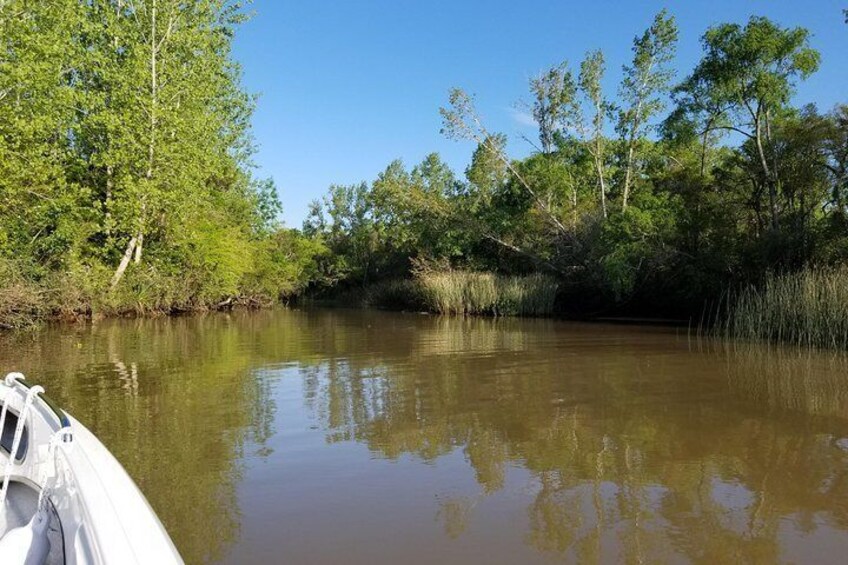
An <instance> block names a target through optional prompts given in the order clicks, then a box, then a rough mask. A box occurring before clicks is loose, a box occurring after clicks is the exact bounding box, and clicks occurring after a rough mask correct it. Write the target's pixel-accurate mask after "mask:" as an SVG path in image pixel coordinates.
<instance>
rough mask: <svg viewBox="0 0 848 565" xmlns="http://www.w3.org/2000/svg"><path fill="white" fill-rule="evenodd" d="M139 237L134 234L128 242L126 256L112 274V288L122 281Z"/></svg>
mask: <svg viewBox="0 0 848 565" xmlns="http://www.w3.org/2000/svg"><path fill="white" fill-rule="evenodd" d="M136 241H137V238H136V236H133V237H132V238H130V242H129V243H128V244H127V250H126V251H124V256H123V257H122V258H121V262H120V264H119V265H118V268H117V269H115V274H114V275H112V283H111V285H110V288H111V289H112V290H114V289H115V287H116V286H118V283H119V282H121V278H122V277H123V276H124V271H126V270H127V267H128V266H129V264H130V259H132V254H133V250H134V249H135V244H136Z"/></svg>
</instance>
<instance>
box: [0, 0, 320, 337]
mask: <svg viewBox="0 0 848 565" xmlns="http://www.w3.org/2000/svg"><path fill="white" fill-rule="evenodd" d="M243 20H244V12H243V10H242V7H241V4H240V3H238V2H230V1H227V0H222V1H219V0H193V1H191V2H184V1H182V0H138V1H137V2H129V3H128V2H116V1H114V0H94V1H91V2H82V3H80V2H75V1H71V0H57V1H55V2H47V3H44V2H24V1H22V0H9V1H7V2H2V3H0V260H11V259H14V261H15V264H16V265H21V269H20V273H19V274H16V278H14V279H13V278H11V277H5V278H4V279H3V281H2V283H0V294H2V296H3V297H4V298H3V300H2V302H4V303H5V304H6V306H4V307H3V308H0V323H2V324H5V325H9V326H19V325H21V324H22V323H23V322H22V320H24V319H25V318H27V317H29V319H31V320H35V319H40V318H44V317H47V316H56V315H58V316H63V317H64V316H70V315H89V314H91V313H92V312H93V311H99V312H106V313H108V312H116V313H128V312H151V311H171V310H175V309H176V310H184V309H190V308H206V307H209V306H214V305H215V304H218V303H219V302H222V301H227V299H233V298H236V299H237V300H241V299H246V298H248V296H249V295H250V300H253V299H257V300H260V301H268V300H270V299H274V298H276V297H278V296H282V295H290V294H291V293H293V292H297V291H298V290H300V289H302V288H303V287H304V286H305V285H306V280H305V279H306V277H308V276H309V275H308V274H307V273H310V272H311V271H310V270H311V269H312V262H313V260H314V259H315V258H316V257H317V255H320V253H322V248H321V247H320V244H318V243H313V242H308V243H304V242H303V241H302V240H301V239H302V238H299V236H295V235H293V234H291V233H290V232H289V231H288V230H283V229H282V228H281V227H280V226H279V225H278V222H277V218H278V216H279V213H280V203H279V200H278V198H277V194H276V189H275V187H274V185H273V183H272V182H271V181H257V180H256V179H253V178H252V176H251V167H252V165H251V163H250V157H251V154H252V151H253V148H252V140H251V136H250V128H249V122H250V116H251V113H252V109H253V98H252V97H251V96H249V95H248V94H246V93H245V92H244V91H243V90H242V88H241V85H240V69H239V68H238V66H237V65H236V64H235V63H234V61H233V59H232V56H231V44H232V40H233V34H234V32H235V30H236V28H237V26H238V25H239V23H241V22H242V21H243ZM4 258H5V259H4ZM276 262H280V263H281V264H276ZM87 281H90V282H87ZM254 295H255V296H254ZM15 297H17V301H18V302H19V303H18V304H15V301H16V300H15Z"/></svg>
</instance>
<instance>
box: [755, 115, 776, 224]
mask: <svg viewBox="0 0 848 565" xmlns="http://www.w3.org/2000/svg"><path fill="white" fill-rule="evenodd" d="M755 126H756V127H755V130H756V131H755V134H756V135H755V136H754V139H755V141H756V143H757V153H758V155H759V158H760V166H761V167H762V169H763V174H764V175H765V181H766V187H767V188H768V193H769V212H770V215H771V228H772V229H775V230H776V229H777V228H778V227H779V223H778V218H777V183H775V179H774V175H773V174H772V170H771V167H769V164H768V159H766V152H765V148H764V147H763V132H762V130H763V128H762V120H761V118H760V112H757V119H756V124H755Z"/></svg>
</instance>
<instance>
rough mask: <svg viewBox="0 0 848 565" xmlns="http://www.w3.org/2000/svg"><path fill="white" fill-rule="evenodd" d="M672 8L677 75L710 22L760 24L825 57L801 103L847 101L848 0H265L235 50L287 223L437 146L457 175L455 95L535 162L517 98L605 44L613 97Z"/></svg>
mask: <svg viewBox="0 0 848 565" xmlns="http://www.w3.org/2000/svg"><path fill="white" fill-rule="evenodd" d="M662 7H667V8H668V9H669V10H670V11H671V12H672V13H673V14H674V15H675V17H676V18H677V22H678V25H679V27H680V45H679V50H678V58H677V68H678V78H682V77H683V76H684V75H685V74H687V73H688V72H689V70H690V69H691V68H692V67H693V66H694V64H695V63H696V62H697V60H698V59H699V57H700V54H701V48H700V42H699V40H700V36H701V34H702V33H703V32H704V30H706V28H707V27H709V26H710V25H712V24H715V23H721V22H740V23H744V22H745V21H746V20H747V19H748V17H749V16H751V15H754V14H756V15H764V16H767V17H769V18H771V19H773V20H775V21H777V22H778V23H780V24H782V25H785V26H790V25H791V26H804V27H806V28H808V29H810V30H811V31H812V33H813V38H812V44H813V46H814V47H816V48H817V49H819V50H820V51H821V53H822V66H821V70H820V71H819V72H818V73H817V74H816V75H815V76H814V77H812V78H811V79H810V80H808V81H807V82H806V83H804V84H803V85H802V86H801V87H800V88H799V92H798V96H797V97H796V98H797V100H796V102H797V103H799V104H804V103H807V102H816V103H817V104H818V105H819V106H820V107H821V108H824V109H829V108H830V107H832V106H833V105H834V104H835V103H837V102H848V61H846V58H847V57H848V25H846V24H845V23H844V18H843V17H842V9H843V8H845V7H848V0H841V1H840V0H807V1H791V0H782V1H774V0H773V1H744V0H709V1H702V0H695V1H693V0H686V1H680V2H653V1H635V0H634V1H618V2H615V1H607V0H588V1H586V0H584V1H574V0H571V1H567V0H560V1H553V0H551V1H541V0H523V1H505V0H474V1H471V0H468V1H466V0H452V1H434V0H417V1H407V0H373V1H364V0H360V1H352V0H349V1H336V2H325V1H320V0H299V1H292V0H255V2H254V4H253V10H254V11H255V16H254V18H253V19H252V20H251V21H250V22H248V23H247V24H245V25H244V26H242V28H241V29H240V30H239V34H238V36H237V40H236V48H235V55H236V58H237V59H238V60H239V61H240V62H241V63H242V65H243V67H244V85H245V87H246V88H247V89H248V90H249V91H250V92H252V93H257V94H259V95H260V98H259V104H258V108H257V111H256V114H255V116H254V118H253V124H254V133H255V136H256V140H257V143H258V145H259V153H258V155H257V158H256V161H257V163H258V165H259V167H260V170H259V174H261V175H262V176H271V177H273V178H274V180H275V181H276V183H277V187H278V189H279V191H280V196H281V198H282V201H283V206H284V208H285V212H284V214H283V218H284V220H285V222H286V224H288V225H289V226H291V227H300V225H301V223H302V221H303V219H304V217H305V215H306V210H307V204H308V202H309V201H310V200H312V199H315V198H319V197H321V196H322V195H323V194H324V193H325V191H326V189H327V187H328V186H329V185H330V184H332V183H344V184H347V183H354V182H358V181H362V180H371V179H373V178H374V177H375V176H376V175H377V173H378V172H380V171H381V170H382V169H384V168H385V166H386V165H387V164H388V163H389V162H390V161H391V160H393V159H396V158H401V159H403V161H404V162H405V163H406V164H407V165H408V166H411V165H413V164H415V163H417V162H419V161H420V160H421V159H422V158H423V157H424V156H425V155H426V154H427V153H429V152H431V151H438V152H439V153H440V154H441V155H442V156H443V158H445V160H446V161H447V162H448V163H449V164H450V165H451V166H452V167H453V168H454V170H455V171H456V172H457V173H460V174H461V173H462V171H463V170H464V168H465V166H466V164H467V162H468V159H469V158H470V154H471V151H472V150H473V146H472V145H471V144H470V143H457V142H453V141H450V140H447V139H444V138H443V137H442V136H441V135H440V134H439V128H440V119H439V114H438V108H439V106H440V105H444V104H445V101H446V98H447V91H448V89H449V88H451V87H453V86H460V87H462V88H464V89H466V90H467V91H468V92H471V93H474V94H475V95H476V96H477V102H478V109H479V110H480V111H481V113H482V114H483V116H484V118H485V120H486V123H487V125H488V127H489V129H491V130H493V131H501V132H504V133H506V134H507V135H508V136H509V138H510V152H511V154H512V155H514V156H520V155H522V154H526V153H528V152H529V151H531V149H532V148H531V147H530V146H529V145H528V144H527V143H526V142H524V141H522V140H521V136H522V135H527V136H529V137H533V136H534V135H535V134H534V129H533V128H532V126H530V125H528V124H527V123H526V122H527V120H526V114H525V115H522V113H521V112H520V111H517V110H516V102H518V101H520V100H522V99H527V98H528V96H527V94H526V93H527V81H528V79H529V78H530V77H531V76H533V75H535V74H536V73H538V72H539V71H541V70H543V69H545V68H547V67H549V66H551V65H553V64H556V63H558V62H560V61H562V60H568V61H569V62H571V63H573V64H578V63H579V61H580V60H581V59H582V58H583V55H584V53H585V52H586V51H588V50H590V49H595V48H600V49H603V51H604V53H605V55H606V58H607V69H608V72H607V77H606V81H605V82H606V86H607V89H606V90H607V92H608V93H610V94H614V93H615V92H616V90H617V84H618V81H619V78H620V73H621V71H620V69H621V65H622V64H624V63H626V62H627V61H628V60H629V58H630V48H631V45H632V40H633V37H634V36H635V35H636V34H638V33H641V32H642V31H643V30H644V29H645V28H646V27H647V26H648V25H649V23H650V21H651V19H652V18H653V16H654V14H655V13H656V12H657V11H659V10H660V9H661V8H662Z"/></svg>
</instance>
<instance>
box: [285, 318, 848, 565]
mask: <svg viewBox="0 0 848 565" xmlns="http://www.w3.org/2000/svg"><path fill="white" fill-rule="evenodd" d="M399 330H400V331H399ZM367 340H368V338H367V337H366V341H367ZM336 345H337V348H335V349H334V351H333V355H327V357H326V359H325V361H324V362H322V363H320V364H318V365H312V366H309V367H304V368H303V369H302V374H303V375H304V379H305V383H306V388H307V397H308V400H309V405H310V407H311V408H312V409H313V410H314V411H315V412H316V413H317V414H319V416H320V418H321V421H322V424H323V426H324V428H325V430H326V436H327V440H328V441H330V442H339V441H351V440H353V441H357V442H362V443H364V444H366V445H367V446H368V447H369V449H370V450H371V451H372V452H375V453H379V454H380V455H381V456H383V457H386V458H389V459H396V458H398V457H400V456H401V455H403V454H414V455H416V456H418V457H420V458H421V459H423V460H425V461H432V460H435V459H436V458H438V457H439V456H441V455H444V454H447V453H450V452H453V451H454V450H462V452H463V453H464V455H465V459H466V461H467V462H468V464H469V465H470V466H471V467H472V468H473V470H474V473H475V476H476V480H477V482H478V484H479V487H480V492H479V493H478V494H477V495H476V497H475V496H453V497H452V496H447V495H445V496H443V497H442V498H441V501H440V510H439V513H438V516H437V518H438V519H439V520H440V521H441V522H442V523H443V525H444V529H445V532H446V534H447V535H448V536H449V537H456V536H460V535H462V533H463V532H464V531H465V530H466V529H467V527H468V522H469V521H473V520H474V519H475V506H476V505H477V501H478V499H480V498H481V497H485V496H487V495H490V494H492V493H495V492H498V491H499V490H501V489H504V488H505V486H506V481H505V469H506V468H507V467H508V466H510V465H512V466H516V465H517V466H520V467H522V468H524V469H526V470H528V471H530V472H531V473H532V475H533V477H534V484H535V487H534V488H535V495H534V498H533V501H532V503H531V504H530V506H529V508H528V515H529V524H530V531H529V532H527V535H526V542H527V543H528V544H530V545H532V546H533V547H536V548H538V549H539V550H542V551H545V552H555V553H561V554H565V555H567V556H569V557H571V558H572V559H574V560H578V561H580V562H584V561H589V562H594V561H600V560H603V561H608V560H627V561H630V560H633V561H640V562H642V561H652V562H653V561H658V560H659V561H666V560H672V561H674V560H678V559H680V558H683V559H688V560H694V561H699V562H704V561H707V562H717V561H721V562H724V561H737V560H740V559H742V560H745V561H754V562H773V561H777V560H780V559H781V558H784V557H785V555H783V551H784V550H785V549H786V548H787V547H786V546H787V543H789V544H790V545H791V540H792V536H787V537H785V539H781V536H782V535H785V534H786V533H787V528H794V529H796V530H797V532H796V533H797V534H798V535H801V534H802V533H804V532H810V531H812V530H815V529H817V528H823V529H824V530H838V531H839V532H840V535H844V533H845V531H846V530H848V480H846V479H848V476H846V471H848V466H846V464H847V463H848V452H846V450H845V449H844V447H845V443H846V440H840V438H842V437H844V436H848V419H846V418H847V417H848V412H846V407H848V403H846V398H848V382H846V379H845V378H844V375H845V374H846V373H847V372H846V370H845V369H846V368H848V362H846V359H845V357H844V356H834V355H822V354H811V353H809V352H806V353H804V354H800V353H799V352H797V351H790V350H777V351H776V350H775V349H774V348H772V349H771V350H768V349H763V348H758V347H754V346H745V347H741V346H739V345H738V344H737V346H734V347H727V346H726V345H722V344H716V343H706V344H704V343H700V344H697V347H693V346H692V344H690V343H689V342H688V340H687V339H686V338H685V336H683V337H675V335H674V334H673V333H665V334H663V333H661V332H653V333H648V334H645V333H644V332H635V331H633V330H626V329H619V328H617V329H611V328H602V327H591V326H590V327H588V328H586V327H579V331H578V327H573V326H571V327H570V326H568V325H566V324H559V323H555V322H520V321H514V320H512V321H510V320H507V321H503V320H501V321H493V320H482V319H470V320H469V319H428V320H427V321H426V323H423V324H419V325H417V326H416V328H415V330H414V331H408V332H404V331H402V328H392V331H391V337H390V338H389V339H387V340H386V341H384V342H382V343H381V344H379V345H376V344H375V345H376V349H374V348H369V347H368V346H362V345H361V344H347V343H345V342H344V341H343V340H342V341H340V342H338V343H337V344H336ZM366 352H371V353H372V354H371V355H368V354H366ZM375 357H379V358H378V359H375ZM787 540H788V541H787Z"/></svg>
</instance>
